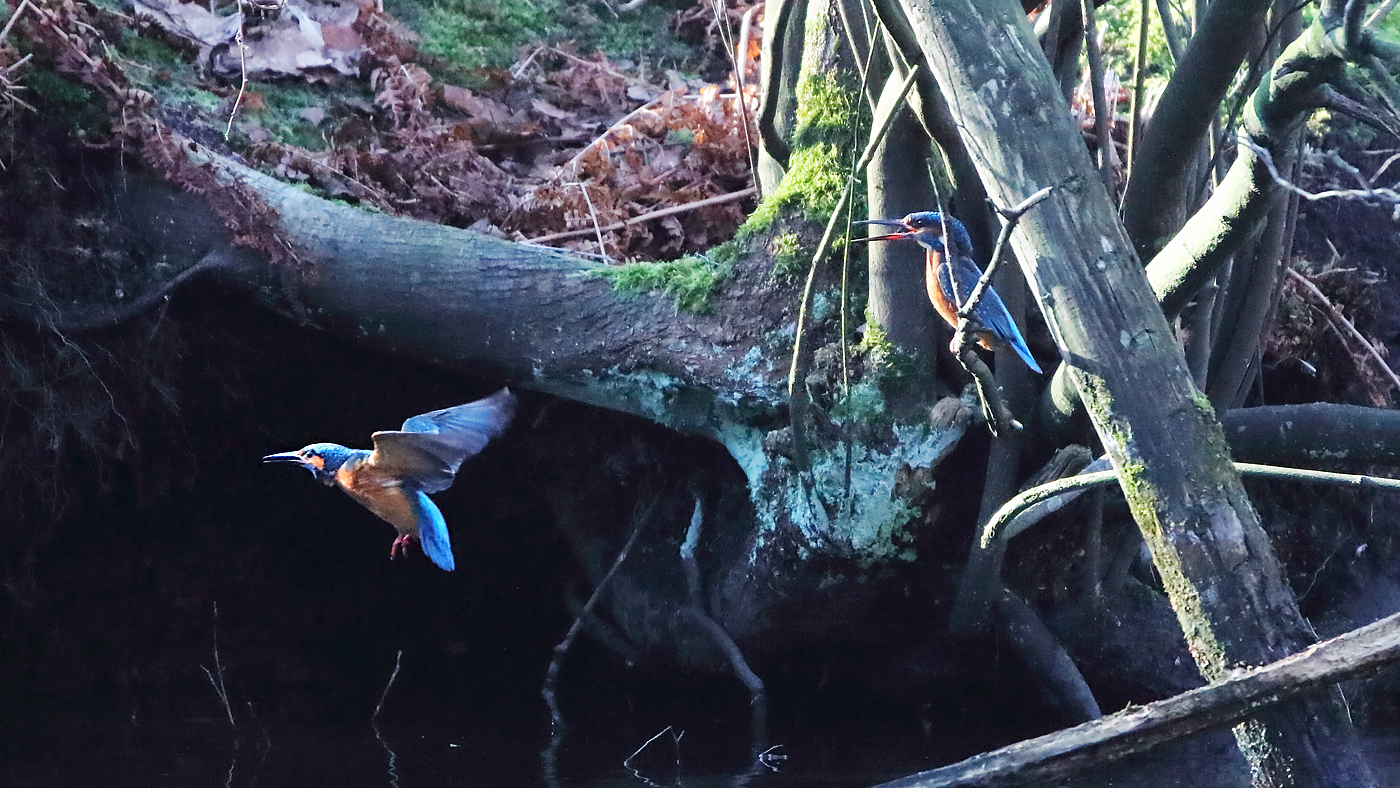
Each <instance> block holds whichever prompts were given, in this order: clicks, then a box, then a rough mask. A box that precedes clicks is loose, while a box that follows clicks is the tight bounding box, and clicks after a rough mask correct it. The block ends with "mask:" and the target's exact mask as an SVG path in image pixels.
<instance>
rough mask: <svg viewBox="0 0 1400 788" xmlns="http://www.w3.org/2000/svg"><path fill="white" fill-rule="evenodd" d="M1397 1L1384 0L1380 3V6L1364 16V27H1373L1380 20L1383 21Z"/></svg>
mask: <svg viewBox="0 0 1400 788" xmlns="http://www.w3.org/2000/svg"><path fill="white" fill-rule="evenodd" d="M1397 2H1400V0H1385V2H1384V3H1382V4H1381V7H1380V8H1377V9H1376V10H1374V11H1372V12H1371V15H1370V16H1368V17H1366V27H1375V26H1377V25H1379V24H1380V23H1381V22H1384V21H1385V18H1386V17H1387V16H1389V15H1390V12H1391V11H1392V10H1394V8H1395V4H1396V3H1397Z"/></svg>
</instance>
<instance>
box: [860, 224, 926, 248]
mask: <svg viewBox="0 0 1400 788" xmlns="http://www.w3.org/2000/svg"><path fill="white" fill-rule="evenodd" d="M851 224H878V225H880V226H881V227H898V228H900V229H901V230H904V232H901V233H890V234H889V235H872V236H870V237H868V238H861V237H855V238H852V239H851V243H853V244H859V243H870V242H871V241H897V240H899V239H900V238H908V237H909V236H910V235H912V234H913V233H910V232H909V231H908V228H907V227H905V226H904V222H903V221H901V220H899V219H862V220H860V221H857V222H851Z"/></svg>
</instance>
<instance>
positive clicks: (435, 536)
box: [411, 490, 457, 572]
mask: <svg viewBox="0 0 1400 788" xmlns="http://www.w3.org/2000/svg"><path fill="white" fill-rule="evenodd" d="M411 498H412V500H413V508H414V509H415V510H417V511H416V514H417V515H418V543H419V544H421V545H422V546H423V555H426V556H427V557H428V558H429V559H430V560H432V562H433V563H435V564H437V565H438V566H439V567H441V568H442V569H443V570H445V571H448V572H451V571H452V570H453V569H455V568H456V567H457V563H456V561H454V560H453V559H452V542H451V541H449V540H448V537H447V521H446V520H444V519H443V517H442V512H441V511H439V510H438V508H437V504H435V503H433V501H432V499H431V498H429V497H428V496H427V495H424V494H423V491H421V490H414V491H413V492H412V493H411Z"/></svg>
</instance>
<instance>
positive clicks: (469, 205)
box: [0, 0, 761, 259]
mask: <svg viewBox="0 0 1400 788" xmlns="http://www.w3.org/2000/svg"><path fill="white" fill-rule="evenodd" d="M309 2H310V0H307V3H309ZM307 3H303V5H304V6H305V7H306V10H302V11H299V13H300V14H302V15H313V16H314V15H316V14H318V13H319V12H318V11H317V8H316V6H315V5H314V4H311V5H308V4H307ZM35 8H36V10H35V12H34V13H33V14H31V15H30V18H29V19H28V20H23V21H21V22H20V23H19V24H20V25H23V26H24V28H23V29H24V31H25V35H27V36H28V37H29V38H30V39H31V40H33V41H36V42H39V43H41V46H40V47H39V48H38V50H36V51H42V52H43V53H44V56H45V57H47V58H48V62H47V63H46V65H49V66H51V67H53V68H56V69H57V70H59V71H61V72H63V73H65V74H69V75H72V76H73V77H75V78H77V79H80V80H82V81H83V82H84V83H86V84H88V85H91V86H93V87H95V88H97V89H98V90H99V91H101V93H102V95H104V96H107V97H108V99H109V103H110V109H111V113H112V116H113V132H114V133H113V135H112V137H111V139H110V140H108V141H106V142H104V141H101V140H94V141H93V144H115V145H121V146H124V147H130V146H133V145H138V146H140V148H141V151H142V156H143V158H145V159H146V160H147V161H148V162H149V163H150V164H151V165H152V166H153V167H154V168H155V169H156V170H157V171H158V172H160V173H162V174H163V175H164V176H165V177H167V178H169V179H171V180H172V181H174V182H176V183H179V184H180V185H181V186H182V187H184V188H187V189H191V190H194V191H198V192H200V193H202V194H204V195H206V196H207V197H208V198H209V199H210V200H211V203H216V205H215V209H216V210H218V211H219V213H220V214H221V215H223V216H224V218H225V221H227V222H228V223H229V226H230V227H231V228H233V229H234V231H235V233H236V234H237V235H238V236H239V237H240V239H241V240H242V242H244V243H248V244H251V245H253V246H256V247H258V248H260V249H264V250H265V251H267V252H268V253H269V254H272V255H273V256H274V257H277V258H279V259H280V258H286V257H287V256H288V252H287V249H286V247H285V244H283V243H282V242H280V241H279V240H278V239H275V238H273V237H272V236H271V235H267V237H262V236H263V235H266V234H259V233H258V232H257V230H256V229H255V228H256V227H258V226H260V225H261V226H265V227H266V226H271V225H272V224H273V223H271V222H268V221H266V219H267V218H268V217H266V216H264V215H262V214H263V213H264V212H265V211H266V209H265V208H263V207H260V206H261V203H260V202H258V201H257V200H256V199H253V198H251V196H250V195H246V194H240V193H237V190H227V187H221V186H220V185H219V184H218V183H217V182H216V180H215V179H214V178H213V175H212V173H211V172H207V171H203V170H201V169H200V168H193V167H192V166H190V165H187V164H182V162H186V161H187V157H185V156H184V155H183V153H182V152H181V151H180V146H181V145H183V144H185V143H184V141H183V140H182V138H179V137H178V136H176V135H172V134H171V133H170V132H169V130H168V129H166V128H165V127H164V125H163V124H162V123H161V122H160V120H159V108H158V107H155V106H153V101H152V97H151V96H150V94H146V93H144V92H142V91H137V90H132V89H130V88H129V86H128V83H127V81H126V79H125V76H124V74H123V73H122V72H121V69H120V67H119V66H118V65H116V64H114V62H113V61H111V60H109V59H107V58H105V57H104V56H103V54H102V53H104V52H106V51H108V50H107V49H106V47H107V46H109V42H107V41H104V35H103V34H102V33H100V32H99V30H98V28H99V27H101V25H95V24H93V23H92V21H91V20H90V19H89V14H90V13H91V12H90V11H89V8H88V7H87V6H85V5H83V4H82V3H80V2H78V1H77V0H41V2H38V3H36V4H35ZM696 8H697V9H702V10H704V11H705V13H708V14H711V24H712V25H713V26H714V27H715V30H716V31H718V29H719V27H718V23H717V22H714V21H713V12H712V11H711V10H710V8H711V6H710V5H709V3H708V0H697V5H696ZM750 8H751V6H749V5H741V4H738V3H736V2H734V0H730V6H729V8H728V10H726V12H725V16H724V20H725V24H726V25H731V26H732V25H733V24H734V23H735V20H738V21H739V22H743V21H744V20H747V22H748V24H747V26H746V29H748V31H749V39H750V40H752V41H758V40H760V39H761V31H760V30H759V27H758V21H759V20H760V19H761V17H759V16H758V15H757V14H752V13H751V14H747V16H745V12H746V11H748V10H749V9H750ZM342 13H343V12H342ZM357 13H358V16H356V17H355V19H354V21H353V23H351V24H349V25H348V26H345V25H343V24H337V25H328V24H323V25H322V27H321V30H322V32H323V33H325V32H326V31H327V30H329V31H330V32H331V33H333V34H334V35H333V36H332V38H335V37H337V36H338V37H339V38H336V41H339V40H340V38H344V39H345V41H344V42H341V43H345V44H346V46H351V45H353V47H355V48H356V51H358V52H360V53H361V54H360V55H359V61H358V63H359V66H358V68H359V73H360V74H361V75H363V76H362V78H364V79H366V80H367V83H368V85H369V87H370V88H371V90H372V92H373V95H374V105H375V106H374V107H373V108H368V107H363V104H361V105H359V106H360V107H363V109H359V108H355V106H354V105H353V103H352V102H347V104H346V107H349V109H346V107H339V108H337V109H336V110H335V113H336V117H335V119H334V120H335V121H336V122H338V123H339V125H334V124H333V123H331V122H330V121H328V122H327V125H325V126H322V128H323V129H326V130H327V135H326V136H327V138H329V139H331V140H333V146H332V148H331V149H330V150H327V151H321V152H313V151H309V150H305V149H302V148H298V147H295V146H292V145H288V144H282V143H273V142H267V141H265V140H262V139H261V138H262V137H263V136H266V135H265V134H261V135H258V136H257V137H253V136H252V134H251V132H249V134H250V138H251V139H252V142H253V144H252V145H251V146H250V147H249V148H247V149H246V150H245V151H244V153H245V155H246V157H247V159H248V160H249V161H250V162H251V163H253V164H254V165H255V166H260V167H263V168H264V169H266V170H268V171H270V172H272V173H273V174H275V175H277V176H279V177H282V178H284V179H287V180H292V181H299V182H309V183H311V184H312V185H315V186H317V187H319V188H321V189H324V190H325V191H326V193H327V194H328V195H329V196H332V197H337V198H341V199H345V200H348V201H352V202H362V203H370V204H374V205H376V206H378V207H380V208H382V209H384V210H386V211H390V212H393V213H397V214H401V215H406V216H412V217H415V218H419V219H423V220H427V221H433V222H440V223H446V224H451V225H455V226H461V227H474V228H476V229H478V230H483V231H487V232H492V233H494V234H497V235H501V236H505V237H515V238H520V239H528V238H533V237H539V236H544V235H552V234H556V233H559V232H561V231H568V230H580V229H584V230H587V229H592V228H599V227H606V226H607V225H609V224H615V223H618V222H622V221H625V220H629V219H635V218H637V217H647V216H648V215H649V214H651V213H652V212H655V211H657V210H660V209H675V208H677V207H678V206H685V205H687V204H690V203H695V202H698V201H702V200H707V199H709V200H710V202H707V203H705V204H704V205H702V206H700V207H697V208H696V209H694V210H686V211H683V212H674V211H673V212H671V213H670V214H669V215H666V216H664V217H657V218H655V219H651V218H647V219H644V220H641V221H638V222H635V223H633V224H629V225H627V226H625V227H621V228H618V229H612V230H608V231H606V232H603V233H602V234H601V235H602V249H603V251H604V252H605V254H606V255H608V256H609V257H611V258H615V259H669V258H673V257H676V256H677V255H679V254H683V253H686V252H693V251H703V250H705V249H708V248H709V247H711V246H713V245H714V244H716V243H718V242H720V241H723V240H724V239H726V238H728V237H730V236H732V234H733V232H734V230H735V229H736V228H737V227H738V226H739V224H740V223H742V221H743V220H744V217H745V211H744V208H745V205H746V202H747V201H740V200H737V199H735V200H730V201H728V202H726V201H724V196H725V195H734V194H736V193H738V194H740V195H741V196H742V195H743V194H744V193H746V191H747V190H748V189H750V187H751V186H752V184H753V174H752V167H751V164H750V159H751V155H752V150H753V141H754V140H755V139H756V134H755V133H754V131H753V126H752V122H753V117H754V115H755V113H756V109H757V106H756V105H757V101H756V95H755V94H756V91H755V88H754V86H753V85H752V83H750V84H749V85H747V86H746V88H745V90H744V91H743V92H742V93H740V92H737V91H736V90H735V89H734V88H733V86H732V84H731V86H730V87H728V88H726V89H725V90H727V91H728V92H723V90H722V89H721V87H720V86H717V85H707V84H704V83H701V82H698V81H696V80H687V79H686V78H684V77H682V76H681V75H680V74H677V73H675V72H665V73H657V72H648V71H647V69H646V68H645V66H636V65H633V64H628V63H619V62H613V61H611V60H609V59H608V58H607V57H606V56H604V55H602V54H592V55H584V54H580V53H577V52H574V51H572V50H570V49H568V48H567V47H564V46H544V45H538V46H534V47H532V48H530V49H529V50H527V51H525V52H522V53H521V58H520V61H519V62H518V63H517V64H516V65H515V66H514V67H512V68H511V69H510V70H509V71H507V72H501V73H497V74H493V75H490V80H491V81H490V83H489V85H490V86H489V87H488V88H486V89H483V90H481V91H479V92H473V91H471V90H467V89H465V88H462V87H459V86H456V85H450V84H442V83H440V82H438V81H436V80H435V79H433V77H432V76H431V74H430V73H429V71H428V70H427V69H426V68H425V67H424V65H423V64H422V63H420V62H418V60H419V54H418V50H417V41H416V39H415V37H414V36H413V35H412V34H411V33H410V32H409V31H407V30H406V29H405V28H404V27H403V26H402V25H400V24H399V23H398V22H396V21H395V20H394V19H392V17H390V16H389V15H387V14H385V13H384V12H383V11H380V10H378V9H377V8H376V7H375V5H374V4H373V3H371V2H365V3H362V4H360V5H359V6H358V11H357ZM298 18H300V17H298ZM118 19H119V18H117V17H114V16H111V15H107V17H105V24H106V26H107V27H113V25H114V24H117V25H120V24H121V23H120V22H119V21H118V22H114V20H118ZM686 19H691V20H699V19H701V17H700V16H698V15H697V13H696V12H686V13H683V14H681V15H678V20H679V21H678V24H679V23H685V20H686ZM342 28H343V29H342ZM116 34H117V35H120V34H121V31H120V30H117V31H116ZM716 35H717V33H716ZM107 37H110V36H107ZM733 37H734V32H733V31H731V32H730V34H729V38H730V39H733ZM329 41H330V40H329V39H328V43H329ZM337 46H339V44H337ZM744 49H745V50H746V52H747V53H748V54H749V55H750V56H753V55H755V54H756V52H757V48H756V46H755V45H752V44H751V45H749V46H747V47H744ZM337 51H338V50H337ZM347 51H348V50H347ZM7 52H9V50H7V49H5V48H4V47H3V42H2V41H0V69H4V68H6V67H7V66H9V65H12V64H13V62H15V61H14V59H13V58H12V57H10V55H8V54H7ZM94 53H96V54H94ZM741 67H742V68H743V69H744V71H745V72H746V73H755V71H756V67H757V66H756V63H754V62H752V60H751V58H746V59H745V62H744V63H743V65H742V66H741ZM322 71H324V69H322ZM0 73H4V72H3V71H0ZM306 78H307V79H321V80H324V79H325V75H324V74H320V75H312V74H310V73H308V75H307V77H306ZM732 78H733V77H732V75H731V81H732ZM221 89H222V90H225V91H226V92H227V94H228V96H229V99H228V101H229V106H230V107H231V106H232V105H233V96H234V94H236V93H237V92H238V80H235V81H234V82H232V83H227V84H225V86H224V87H223V88H221ZM260 99H261V96H259V95H258V94H257V93H255V92H254V93H249V94H247V95H246V96H244V100H245V101H246V102H248V103H247V104H246V105H245V107H255V106H257V105H258V102H259V100H260ZM330 109H331V108H315V107H312V108H308V109H306V110H303V112H313V111H314V112H318V122H319V119H320V118H325V117H327V116H328V115H329V114H330V113H329V110H330ZM219 120H220V124H219V125H220V126H221V127H222V121H224V120H226V118H224V119H219ZM240 128H241V129H243V130H244V131H249V129H251V130H252V131H264V132H265V130H264V129H262V128H261V127H259V126H258V124H256V123H246V124H242V125H240ZM225 190H227V191H229V192H230V193H229V194H227V195H224V194H222V193H221V192H222V191H225ZM713 198H720V199H718V200H715V199H713ZM225 203H226V204H225ZM269 232H270V231H269ZM561 243H562V245H564V246H567V247H571V248H575V249H579V250H586V251H590V252H597V251H598V249H599V240H598V233H596V232H590V233H588V234H587V237H586V238H570V239H567V240H563V241H562V242H561Z"/></svg>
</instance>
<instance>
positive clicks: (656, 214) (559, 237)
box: [528, 186, 758, 244]
mask: <svg viewBox="0 0 1400 788" xmlns="http://www.w3.org/2000/svg"><path fill="white" fill-rule="evenodd" d="M757 193H758V188H757V187H754V186H750V187H749V188H747V189H741V190H739V191H737V192H730V193H728V194H717V195H715V196H714V197H706V198H705V199H703V200H696V201H695V202H688V203H683V204H681V205H672V206H671V207H669V208H660V209H658V210H655V211H650V212H648V213H644V214H641V215H639V216H633V217H632V218H630V219H623V220H622V221H620V222H613V223H612V224H609V225H604V226H603V227H601V228H598V229H600V230H601V231H602V232H605V233H608V232H612V231H613V230H621V229H622V228H624V227H627V226H630V225H633V224H641V223H642V222H649V221H652V220H653V219H660V218H662V217H664V216H672V215H674V214H678V213H685V212H687V211H693V210H695V209H697V208H705V207H708V206H710V205H720V204H722V203H727V202H734V201H735V200H743V199H745V198H748V197H752V196H754V195H755V194H757ZM592 232H593V229H592V228H588V227H584V228H582V229H578V230H565V231H563V232H560V233H550V234H549V235H541V236H539V237H538V238H531V239H529V240H528V243H532V244H542V243H550V242H551V241H563V240H565V239H568V238H581V237H583V236H585V235H588V234H590V233H592Z"/></svg>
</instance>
